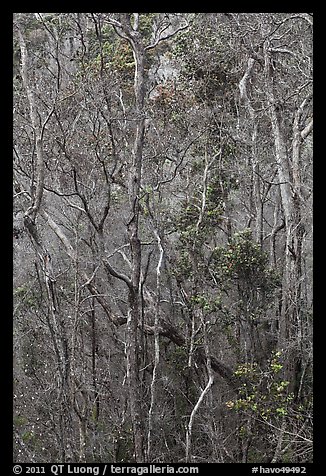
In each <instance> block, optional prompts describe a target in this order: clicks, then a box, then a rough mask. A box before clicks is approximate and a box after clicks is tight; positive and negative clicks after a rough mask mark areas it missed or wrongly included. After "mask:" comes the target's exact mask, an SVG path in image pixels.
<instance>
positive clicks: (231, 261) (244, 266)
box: [213, 228, 280, 293]
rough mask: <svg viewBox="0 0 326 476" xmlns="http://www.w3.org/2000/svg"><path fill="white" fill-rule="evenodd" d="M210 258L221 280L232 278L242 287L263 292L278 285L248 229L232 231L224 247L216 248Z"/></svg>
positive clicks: (277, 280)
mask: <svg viewBox="0 0 326 476" xmlns="http://www.w3.org/2000/svg"><path fill="white" fill-rule="evenodd" d="M213 259H214V261H215V266H216V268H217V269H219V272H220V278H221V280H225V279H227V280H230V281H236V282H238V283H239V284H240V285H242V286H243V287H245V288H246V289H247V288H248V285H249V286H250V288H251V289H255V290H257V289H260V290H262V291H264V292H265V293H270V292H273V291H274V290H275V289H276V288H277V287H278V286H279V285H280V277H279V275H278V274H277V273H276V272H275V271H274V270H273V269H270V268H269V265H268V256H267V254H266V253H264V252H263V251H262V250H261V248H260V246H259V244H258V243H256V242H255V241H254V240H253V238H252V231H251V230H250V229H249V228H246V229H245V230H243V231H242V232H238V233H235V234H234V235H233V237H232V240H231V241H230V243H229V245H228V247H227V248H222V247H219V248H216V249H215V251H214V258H213Z"/></svg>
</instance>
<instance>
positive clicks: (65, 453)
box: [15, 17, 74, 462]
mask: <svg viewBox="0 0 326 476" xmlns="http://www.w3.org/2000/svg"><path fill="white" fill-rule="evenodd" d="M16 20H17V22H16V23H15V25H16V27H17V31H18V39H19V46H20V52H21V76H22V80H23V85H24V88H25V90H26V95H27V101H28V105H29V118H30V121H31V126H32V128H33V135H34V141H35V153H36V164H35V170H34V174H33V182H32V183H31V205H30V206H29V208H28V209H27V210H26V211H25V214H24V225H25V228H26V231H27V233H28V235H29V237H30V239H31V242H32V244H33V247H34V249H35V251H36V253H37V256H38V259H39V262H40V265H41V268H42V271H43V277H44V284H45V287H46V291H47V301H48V315H47V325H48V328H49V332H50V335H51V339H52V344H53V348H54V352H55V355H56V359H57V364H58V372H59V376H60V388H58V394H59V395H58V404H59V415H58V426H59V434H60V459H61V462H68V461H72V459H73V456H74V455H73V448H72V434H71V432H72V413H73V411H72V407H71V399H70V390H69V386H70V384H69V380H70V378H69V376H70V366H69V348H68V340H67V335H66V326H65V322H64V319H63V316H62V313H61V311H60V307H59V304H60V303H59V300H58V298H57V292H56V279H55V275H54V272H53V269H52V264H51V256H50V253H49V251H48V248H47V246H46V243H44V240H43V239H42V237H41V235H40V233H39V230H38V226H37V218H38V215H39V212H40V209H41V204H42V199H43V192H44V151H43V139H44V134H45V128H46V125H47V123H48V122H49V120H50V118H51V116H52V115H53V113H54V110H55V105H56V99H55V100H54V103H53V106H52V108H51V109H50V111H48V113H47V116H46V118H45V120H44V121H43V122H42V121H41V114H40V112H39V110H38V106H37V101H36V95H35V93H34V86H33V85H32V83H31V81H30V77H29V68H30V57H29V52H28V48H27V44H26V40H25V37H24V33H23V31H24V29H23V26H22V25H21V24H20V20H19V17H17V18H16Z"/></svg>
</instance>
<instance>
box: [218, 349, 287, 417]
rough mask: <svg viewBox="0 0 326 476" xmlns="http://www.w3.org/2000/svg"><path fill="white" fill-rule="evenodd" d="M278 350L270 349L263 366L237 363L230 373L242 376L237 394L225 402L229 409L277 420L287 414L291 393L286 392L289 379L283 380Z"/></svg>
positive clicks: (280, 357)
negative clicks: (234, 397) (268, 358)
mask: <svg viewBox="0 0 326 476" xmlns="http://www.w3.org/2000/svg"><path fill="white" fill-rule="evenodd" d="M282 368H283V364H282V354H281V352H274V353H273V354H272V357H271V358H270V360H269V361H268V365H267V367H266V368H264V369H261V368H260V367H259V366H258V364H257V363H256V362H253V363H246V364H240V365H238V367H237V369H236V370H235V372H234V374H235V375H236V376H237V377H238V378H242V379H243V381H244V382H243V384H242V386H241V388H240V391H239V394H240V397H239V398H237V399H235V400H230V401H228V402H226V406H227V407H228V408H229V409H230V410H234V411H238V412H244V413H248V412H249V413H254V414H256V415H257V416H260V417H261V418H262V419H263V420H268V421H270V420H277V419H278V418H279V417H282V416H286V415H288V409H289V406H290V405H291V403H292V401H293V394H291V393H289V392H288V385H289V382H288V381H286V380H283V379H282V377H281V375H280V370H281V369H282Z"/></svg>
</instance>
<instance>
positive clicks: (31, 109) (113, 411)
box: [13, 13, 313, 463]
mask: <svg viewBox="0 0 326 476" xmlns="http://www.w3.org/2000/svg"><path fill="white" fill-rule="evenodd" d="M13 31H14V33H13V91H14V112H13V143H14V148H13V178H14V182H13V211H14V217H13V247H14V251H13V256H14V278H13V279H14V280H13V288H14V321H13V330H14V336H13V345H14V416H13V418H14V420H13V427H14V459H15V461H17V462H30V463H31V462H33V463H39V462H43V463H44V462H53V461H56V462H62V463H64V462H76V463H78V462H81V463H82V462H89V463H92V462H138V463H141V462H153V463H155V462H156V463H166V462H175V463H182V462H186V463H205V462H208V463H248V462H249V463H255V462H262V463H263V462H265V463H279V462H282V463H300V462H312V460H313V454H312V385H313V382H312V304H313V300H312V150H313V148H312V129H313V116H312V86H313V76H312V75H313V68H312V14H309V13H187V14H186V13H174V14H172V13H112V14H110V13H17V14H15V15H14V20H13Z"/></svg>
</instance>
